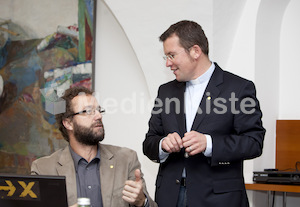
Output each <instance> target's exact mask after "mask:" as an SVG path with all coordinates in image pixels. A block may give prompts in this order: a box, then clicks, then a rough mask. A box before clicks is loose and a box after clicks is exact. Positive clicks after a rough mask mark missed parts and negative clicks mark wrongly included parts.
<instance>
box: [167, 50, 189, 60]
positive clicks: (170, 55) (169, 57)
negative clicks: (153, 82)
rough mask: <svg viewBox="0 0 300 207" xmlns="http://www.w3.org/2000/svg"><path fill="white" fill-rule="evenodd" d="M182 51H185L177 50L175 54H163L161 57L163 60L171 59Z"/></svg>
mask: <svg viewBox="0 0 300 207" xmlns="http://www.w3.org/2000/svg"><path fill="white" fill-rule="evenodd" d="M183 51H185V49H183V50H181V51H180V52H178V53H176V54H169V55H165V56H163V59H164V60H165V61H167V60H170V61H173V60H174V59H175V56H176V55H178V54H180V53H182V52H183Z"/></svg>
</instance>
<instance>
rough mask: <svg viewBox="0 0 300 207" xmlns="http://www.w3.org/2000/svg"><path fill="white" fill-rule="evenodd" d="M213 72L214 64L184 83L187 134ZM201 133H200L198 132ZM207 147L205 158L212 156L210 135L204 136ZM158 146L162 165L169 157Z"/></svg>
mask: <svg viewBox="0 0 300 207" xmlns="http://www.w3.org/2000/svg"><path fill="white" fill-rule="evenodd" d="M214 70H215V64H214V63H212V64H211V66H210V67H209V69H208V70H207V71H206V72H205V73H204V74H202V75H201V76H199V77H198V78H197V79H195V80H191V81H188V82H186V88H185V93H184V103H185V117H186V129H187V132H189V131H191V128H192V125H193V122H194V120H195V117H196V113H197V111H198V108H199V106H200V102H201V99H202V97H203V95H204V91H205V89H206V87H207V85H208V82H209V80H210V78H211V76H212V74H213V72H214ZM200 133H201V132H200ZM205 137H206V141H207V145H206V149H205V151H204V152H203V154H204V155H205V156H206V157H211V156H212V138H211V136H210V135H208V134H205ZM162 141H163V139H162V140H161V141H160V144H159V158H160V162H161V163H163V162H164V161H166V159H167V158H168V156H169V153H167V152H165V151H163V150H162V148H161V142H162Z"/></svg>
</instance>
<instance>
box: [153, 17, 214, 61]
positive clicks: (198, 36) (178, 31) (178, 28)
mask: <svg viewBox="0 0 300 207" xmlns="http://www.w3.org/2000/svg"><path fill="white" fill-rule="evenodd" d="M174 34H175V35H177V36H178V37H179V43H180V44H181V46H182V47H183V48H184V49H186V50H188V49H189V48H190V47H192V46H194V45H198V46H199V47H200V48H201V50H202V52H203V53H204V54H206V55H207V56H208V52H209V48H208V40H207V37H206V35H205V33H204V31H203V29H202V27H201V26H200V25H199V24H197V23H196V22H193V21H188V20H183V21H180V22H177V23H175V24H173V25H171V26H170V27H169V28H168V29H167V30H166V31H165V32H164V33H163V34H162V35H161V36H160V37H159V40H160V41H162V42H164V41H165V40H166V39H168V38H169V37H171V36H172V35H174Z"/></svg>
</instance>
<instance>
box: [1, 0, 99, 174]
mask: <svg viewBox="0 0 300 207" xmlns="http://www.w3.org/2000/svg"><path fill="white" fill-rule="evenodd" d="M77 1H78V2H77V3H75V4H71V5H69V8H66V11H67V10H68V9H73V10H74V9H75V10H78V12H77V16H74V22H73V24H71V25H62V24H61V22H60V21H59V20H58V21H57V29H56V30H55V31H53V33H49V34H47V35H46V36H44V37H43V38H32V39H31V38H28V34H26V35H25V33H26V31H29V30H30V28H28V27H26V28H24V27H22V23H20V22H19V21H18V22H16V21H15V22H14V18H13V16H12V18H11V19H9V18H7V16H6V17H5V18H2V17H1V13H0V173H16V174H28V173H30V165H31V162H32V161H33V160H34V159H36V158H38V157H41V156H45V155H49V154H51V153H52V152H54V151H55V150H57V149H58V148H61V147H63V146H65V145H66V141H65V140H64V139H63V137H62V135H61V134H60V132H59V130H58V127H57V125H56V122H55V117H54V115H55V114H56V113H59V112H60V111H62V110H63V109H64V106H63V105H62V104H61V101H60V96H61V95H62V94H63V92H64V90H65V89H67V88H69V87H73V86H76V85H83V86H85V87H87V88H90V89H93V74H94V60H93V57H94V44H95V40H94V33H95V31H94V30H95V28H94V19H95V8H96V5H95V3H96V0H77ZM49 2H51V1H49ZM57 2H61V3H62V4H63V6H65V2H64V1H57ZM57 2H56V3H57ZM73 2H76V1H73ZM74 6H75V7H76V8H73V7H74ZM15 7H16V6H15ZM35 7H36V6H35ZM70 7H72V8H70ZM32 8H33V7H32ZM18 9H22V8H18ZM40 9H41V10H42V8H40ZM43 9H47V8H43ZM13 14H14V13H12V15H13ZM53 15H58V14H53ZM47 18H51V16H48V17H47ZM63 18H64V16H61V18H58V19H63ZM26 21H29V20H27V19H26V18H24V22H26ZM41 23H42V22H41ZM27 25H28V24H27ZM23 36H26V38H24V39H22V37H23ZM16 37H18V38H16Z"/></svg>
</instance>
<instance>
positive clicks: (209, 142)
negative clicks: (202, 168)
mask: <svg viewBox="0 0 300 207" xmlns="http://www.w3.org/2000/svg"><path fill="white" fill-rule="evenodd" d="M204 136H205V137H206V149H205V150H204V151H203V154H204V155H205V156H206V157H211V156H212V138H211V136H210V135H208V134H204Z"/></svg>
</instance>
